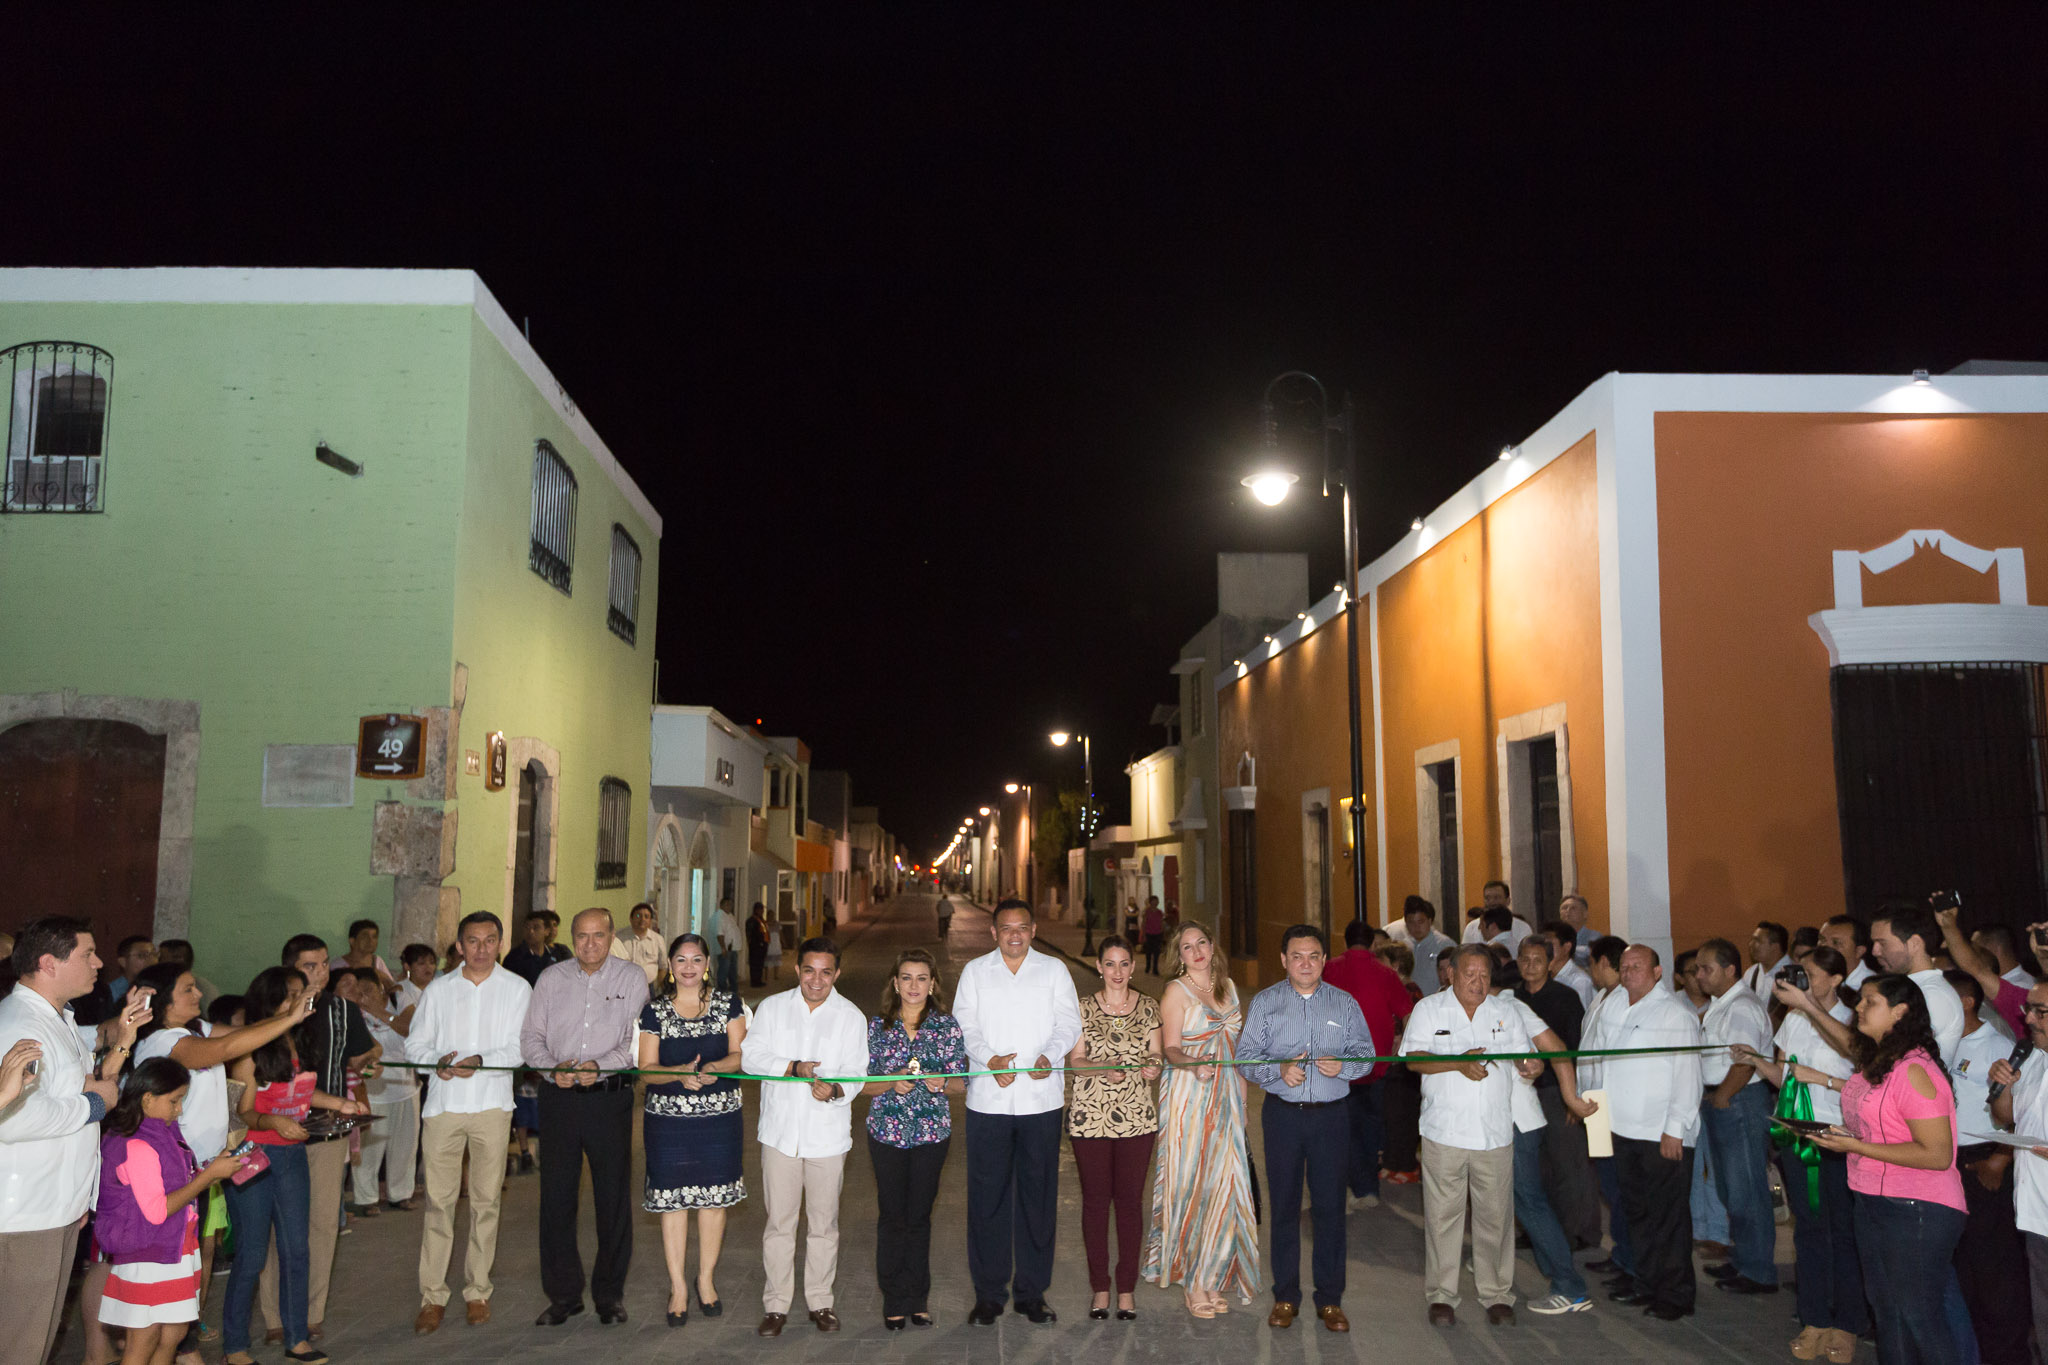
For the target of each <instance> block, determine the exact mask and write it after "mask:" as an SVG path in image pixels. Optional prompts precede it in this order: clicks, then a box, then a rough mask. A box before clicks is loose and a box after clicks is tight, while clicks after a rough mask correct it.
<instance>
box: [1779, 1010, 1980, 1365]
mask: <svg viewBox="0 0 2048 1365" xmlns="http://www.w3.org/2000/svg"><path fill="white" fill-rule="evenodd" d="M1849 1042H1850V1043H1851V1045H1852V1053H1851V1056H1852V1060H1854V1061H1855V1063H1856V1072H1855V1074H1854V1075H1852V1076H1850V1077H1849V1078H1848V1079H1847V1080H1834V1081H1832V1082H1831V1083H1832V1085H1834V1086H1836V1087H1839V1088H1840V1090H1841V1092H1842V1122H1843V1125H1844V1126H1843V1127H1842V1128H1830V1129H1829V1130H1827V1131H1826V1132H1825V1133H1822V1134H1820V1135H1819V1136H1817V1137H1816V1138H1815V1139H1814V1141H1815V1143H1816V1144H1818V1145H1819V1146H1821V1147H1824V1148H1826V1149H1827V1150H1829V1151H1831V1152H1846V1153H1848V1156H1849V1188H1850V1190H1852V1191H1853V1192H1854V1193H1855V1201H1856V1248H1857V1252H1858V1255H1859V1257H1860V1259H1861V1260H1862V1262H1863V1283H1864V1290H1865V1293H1866V1294H1867V1295H1868V1297H1869V1300H1870V1307H1871V1316H1872V1317H1873V1318H1874V1319H1875V1321H1876V1326H1877V1356H1878V1360H1879V1361H1880V1362H1882V1365H1957V1354H1956V1341H1955V1338H1954V1336H1953V1335H1951V1334H1950V1332H1949V1328H1948V1321H1947V1318H1946V1317H1945V1316H1944V1314H1943V1311H1942V1300H1943V1295H1944V1293H1945V1291H1946V1289H1947V1287H1948V1278H1949V1276H1948V1273H1947V1269H1948V1266H1949V1262H1950V1259H1951V1257H1952V1256H1953V1255H1954V1253H1955V1247H1956V1239H1957V1238H1959V1237H1960V1236H1961V1235H1962V1231H1963V1219H1964V1216H1965V1209H1966V1206H1965V1204H1964V1203H1963V1180H1962V1174H1961V1172H1959V1171H1958V1170H1957V1169H1956V1102H1955V1096H1954V1094H1953V1092H1951V1091H1950V1089H1949V1080H1948V1072H1947V1070H1946V1069H1945V1068H1944V1067H1943V1066H1942V1064H1941V1056H1940V1053H1939V1051H1938V1050H1937V1049H1936V1047H1935V1043H1934V1027H1933V1025H1932V1024H1931V1023H1930V1022H1929V1020H1928V1015H1927V1002H1926V1000H1925V999H1924V998H1923V997H1922V996H1921V994H1920V988H1919V986H1917V985H1915V984H1914V983H1913V982H1912V981H1911V980H1910V979H1909V978H1907V977H1905V976H1900V975H1891V974H1888V975H1884V976H1874V977H1871V978H1870V979H1869V980H1868V981H1865V982H1864V983H1863V990H1862V993H1861V994H1860V995H1859V996H1858V998H1857V1002H1856V1030H1855V1033H1854V1034H1853V1035H1852V1036H1851V1037H1850V1039H1849Z"/></svg>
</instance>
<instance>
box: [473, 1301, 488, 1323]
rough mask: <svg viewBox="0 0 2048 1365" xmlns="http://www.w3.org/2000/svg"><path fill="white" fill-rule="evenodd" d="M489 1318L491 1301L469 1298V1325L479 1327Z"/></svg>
mask: <svg viewBox="0 0 2048 1365" xmlns="http://www.w3.org/2000/svg"><path fill="white" fill-rule="evenodd" d="M490 1320H491V1301H490V1300H489V1299H471V1300H470V1301H469V1325H470V1326H471V1327H481V1326H483V1325H484V1324H485V1323H487V1322H489V1321H490Z"/></svg>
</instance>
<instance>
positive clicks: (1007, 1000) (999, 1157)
mask: <svg viewBox="0 0 2048 1365" xmlns="http://www.w3.org/2000/svg"><path fill="white" fill-rule="evenodd" d="M1037 928H1038V926H1037V921H1036V917H1035V916H1034V915H1033V914H1032V913H1031V907H1030V906H1029V905H1028V904H1026V903H1025V902H1023V901H1021V900H1015V899H1011V900H1005V901H1003V902H1001V903H1000V904H998V905H997V906H996V913H995V927H994V931H993V932H994V937H995V941H996V951H994V952H992V953H988V954H986V955H985V956H982V957H978V958H976V959H974V961H972V962H970V963H968V964H967V966H966V967H965V968H963V969H962V970H961V973H960V989H959V991H958V992H957V993H956V994H955V996H954V1003H953V1012H954V1015H955V1017H957V1018H958V1019H959V1020H960V1029H961V1032H962V1033H963V1034H964V1035H965V1037H966V1041H967V1055H968V1058H969V1060H970V1063H971V1065H972V1067H973V1069H975V1070H986V1071H990V1072H997V1073H1000V1074H996V1075H988V1076H975V1077H973V1078H971V1079H970V1080H969V1081H968V1085H967V1269H968V1273H969V1275H970V1276H971V1277H972V1278H973V1281H974V1308H973V1311H972V1312H970V1313H969V1314H968V1318H967V1320H968V1321H969V1322H970V1323H972V1324H974V1325H976V1326H981V1327H991V1326H994V1325H995V1321H996V1319H997V1317H998V1316H999V1315H1000V1314H1001V1313H1002V1311H1003V1305H1004V1303H1005V1301H1006V1300H1007V1301H1014V1303H1015V1305H1016V1310H1017V1311H1018V1312H1019V1313H1022V1314H1023V1315H1024V1316H1025V1317H1027V1318H1029V1319H1030V1320H1031V1321H1032V1322H1034V1323H1048V1322H1056V1321H1058V1320H1059V1315H1058V1314H1057V1313H1055V1312H1053V1310H1052V1309H1051V1308H1050V1307H1048V1306H1047V1305H1046V1302H1045V1291H1046V1288H1047V1286H1048V1285H1049V1284H1050V1283H1051V1281H1052V1251H1053V1240H1054V1236H1055V1233H1056V1230H1057V1227H1058V1219H1059V1177H1060V1165H1059V1155H1060V1108H1061V1105H1062V1103H1063V1101H1064V1100H1065V1098H1066V1082H1065V1079H1064V1078H1063V1077H1061V1076H1060V1075H1058V1074H1057V1073H1056V1072H1055V1071H1054V1067H1055V1066H1056V1065H1057V1062H1056V1061H1055V1059H1056V1058H1059V1057H1063V1056H1065V1055H1066V1054H1067V1053H1068V1052H1069V1051H1071V1050H1072V1049H1073V1046H1074V1044H1075V1043H1076V1042H1077V1041H1079V1039H1080V1037H1081V1002H1080V1000H1079V998H1078V997H1077V995H1076V994H1075V991H1074V979H1073V977H1072V976H1070V975H1069V974H1068V972H1067V969H1066V967H1065V965H1064V964H1062V963H1061V962H1059V961H1058V960H1056V959H1054V958H1051V957H1048V956H1046V955H1045V954H1044V953H1040V952H1036V951H1034V950H1033V949H1032V947H1031V940H1032V938H1033V937H1034V936H1035V934H1036V933H1037ZM1020 1067H1022V1068H1028V1069H1027V1070H1024V1071H1022V1072H1020V1071H1019V1070H1017V1068H1020Z"/></svg>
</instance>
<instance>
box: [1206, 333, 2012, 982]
mask: <svg viewBox="0 0 2048 1365" xmlns="http://www.w3.org/2000/svg"><path fill="white" fill-rule="evenodd" d="M1966 368H1967V367H1966ZM2044 509H2048V375H2038V374H1997V375H1986V374H1964V373H1958V374H1954V375H1943V376H1937V377H1935V378H1934V379H1932V380H1931V381H1929V382H1924V383H1916V382H1914V381H1912V380H1908V379H1901V378H1897V377H1890V376H1743V375H1624V374H1612V375H1608V376H1606V377H1605V378H1603V379H1601V380H1599V381H1598V382H1597V383H1595V384H1594V385H1592V386H1591V387H1590V388H1588V389H1587V390H1586V391H1585V392H1583V393H1581V394H1580V395H1579V396H1578V397H1577V398H1575V399H1574V400H1573V401H1572V402H1571V404H1569V405H1568V406H1567V407H1566V408H1565V409H1564V410H1563V411H1561V412H1560V413H1558V414H1557V416H1555V417H1554V418H1552V419H1551V420H1550V421H1549V422H1547V423H1546V424H1545V425H1544V426H1543V427H1542V428H1541V429H1540V430H1538V431H1537V432H1535V433H1534V434H1533V435H1531V436H1530V437H1529V438H1528V439H1526V440H1525V441H1523V442H1522V443H1521V444H1520V445H1519V446H1515V447H1511V448H1510V449H1509V450H1508V451H1506V452H1503V457H1502V459H1501V460H1499V461H1498V462H1496V463H1495V464H1493V465H1492V466H1490V467H1489V468H1488V469H1487V470H1486V471H1485V472H1484V473H1483V474H1481V475H1480V476H1479V477H1478V478H1476V479H1474V480H1473V481H1472V482H1471V483H1470V484H1468V485H1467V486H1466V487H1465V488H1464V489H1462V490H1460V491H1459V493H1458V494H1457V495H1456V496H1455V497H1453V498H1451V499H1450V500H1449V501H1447V502H1446V503H1445V504H1444V505H1443V506H1441V507H1439V508H1437V509H1436V510H1435V511H1434V512H1432V513H1430V514H1429V515H1428V516H1426V517H1425V518H1423V525H1422V528H1421V529H1420V530H1418V531H1415V532H1412V533H1410V534H1409V535H1408V536H1406V537H1404V538H1403V539H1402V541H1401V542H1400V543H1399V544H1397V545H1395V546H1394V547H1393V548H1392V549H1390V550H1388V551H1387V552H1386V553H1385V554H1383V555H1381V556H1380V557H1379V558H1378V559H1376V560H1375V561H1373V562H1372V563H1371V564H1369V565H1366V566H1365V567H1364V568H1363V569H1361V571H1360V574H1359V581H1358V592H1359V594H1360V608H1361V614H1360V619H1361V623H1362V624H1363V625H1365V626H1366V627H1367V629H1366V630H1365V631H1363V632H1362V634H1363V635H1364V638H1363V639H1362V641H1361V645H1360V648H1361V656H1362V657H1361V665H1362V669H1363V670H1364V675H1365V676H1366V677H1367V678H1369V680H1370V683H1369V691H1368V694H1367V696H1366V698H1365V702H1364V707H1365V715H1364V721H1363V724H1364V729H1365V763H1366V770H1367V773H1368V781H1369V782H1370V784H1371V788H1370V790H1369V791H1368V792H1367V796H1366V799H1367V802H1368V804H1369V806H1370V809H1369V811H1368V815H1367V820H1366V829H1367V833H1368V842H1369V845H1370V846H1369V847H1367V848H1363V849H1359V850H1355V851H1354V850H1350V849H1348V848H1346V847H1345V846H1344V845H1345V843H1346V836H1347V823H1346V819H1345V816H1344V806H1343V802H1344V801H1345V800H1346V799H1347V798H1348V795H1349V777H1348V759H1347V756H1346V752H1345V719H1344V658H1343V649H1344V626H1343V620H1342V611H1341V602H1340V600H1339V596H1338V594H1336V593H1332V594H1331V596H1330V597H1329V598H1327V599H1325V600H1324V601H1322V602H1320V603H1318V604H1316V606H1315V607H1314V608H1313V609H1312V610H1311V611H1310V612H1309V613H1308V614H1307V615H1306V617H1304V618H1303V619H1302V620H1301V621H1300V622H1298V623H1297V624H1296V626H1295V627H1294V628H1292V629H1288V630H1283V631H1281V632H1279V633H1278V634H1277V635H1276V637H1275V638H1274V639H1273V640H1272V642H1271V643H1270V644H1266V645H1262V646H1260V647H1259V648H1258V649H1256V650H1255V651H1253V653H1252V654H1251V655H1249V656H1247V657H1245V658H1243V659H1241V660H1236V661H1232V662H1231V666H1230V667H1227V668H1224V669H1221V670H1219V672H1220V673H1221V675H1222V676H1221V677H1220V678H1219V680H1218V682H1217V685H1216V686H1217V703H1218V705H1217V714H1218V752H1219V764H1218V766H1219V768H1220V769H1221V771H1220V772H1218V773H1217V774H1216V775H1215V780H1216V781H1217V782H1218V784H1219V787H1220V788H1221V790H1222V792H1223V797H1224V801H1223V804H1224V806H1225V808H1226V811H1225V818H1224V829H1223V831H1222V837H1223V849H1224V864H1225V867H1224V876H1223V891H1224V896H1223V906H1224V908H1223V921H1224V922H1223V925H1222V938H1223V940H1224V942H1225V943H1227V944H1228V945H1229V947H1230V948H1231V951H1232V955H1233V958H1234V959H1235V960H1236V962H1237V964H1238V965H1237V971H1238V975H1239V978H1240V980H1241V981H1243V982H1244V983H1245V984H1247V985H1262V984H1265V983H1268V982H1270V981H1272V980H1275V979H1277V977H1278V974H1279V972H1278V947H1279V932H1280V930H1281V929H1283V928H1284V927H1285V926H1286V925H1288V924H1291V923H1294V922H1296V921H1299V920H1304V919H1305V920H1307V921H1309V922H1312V923H1325V924H1327V925H1328V926H1329V927H1330V928H1331V929H1332V930H1334V931H1337V932H1341V929H1342V926H1343V924H1344V923H1345V922H1346V921H1347V920H1349V919H1350V918H1351V915H1352V905H1351V895H1350V887H1351V877H1350V863H1349V861H1348V860H1349V859H1350V858H1352V857H1359V858H1363V859H1365V860H1366V883H1367V888H1368V890H1367V897H1368V902H1369V904H1368V905H1367V907H1366V915H1367V918H1369V919H1371V920H1372V921H1373V922H1375V923H1385V922H1387V921H1388V920H1389V919H1390V918H1398V916H1399V914H1400V907H1401V904H1402V901H1403V899H1404V898H1405V897H1406V896H1407V895H1409V894H1411V893H1419V894H1421V895H1423V896H1425V897H1427V898H1429V899H1430V900H1431V901H1432V902H1433V903H1435V904H1437V905H1438V907H1439V909H1440V911H1441V910H1445V909H1452V908H1455V909H1457V910H1459V911H1461V912H1462V911H1463V910H1464V909H1465V908H1466V907H1470V906H1474V905H1477V904H1478V903H1479V900H1480V894H1479V890H1480V886H1481V884H1482V883H1483V882H1485V881H1487V880H1489V879H1494V878H1498V879H1501V880H1504V881H1506V882H1507V883H1508V884H1509V885H1510V887H1511V888H1512V892H1513V903H1514V906H1515V908H1516V910H1517V911H1518V912H1520V913H1522V914H1523V915H1525V916H1526V917H1528V918H1530V919H1531V920H1540V919H1544V918H1548V917H1550V915H1551V914H1552V913H1554V911H1555V908H1556V902H1557V900H1558V898H1559V897H1560V896H1562V895H1563V894H1564V893H1566V892H1569V891H1577V892H1578V893H1580V894H1582V895H1584V896H1586V897H1587V898H1588V900H1589V901H1590V902H1591V905H1592V922H1593V924H1594V925H1595V926H1598V927H1605V928H1608V929H1611V930H1612V931H1613V932H1615V933H1617V934H1621V935H1623V936H1625V937H1627V938H1630V939H1632V940H1644V941H1648V942H1650V943H1653V944H1655V945H1657V946H1659V947H1660V949H1664V950H1668V949H1669V948H1670V947H1671V946H1672V945H1673V944H1674V943H1675V944H1677V945H1678V946H1680V947H1684V946H1689V945H1691V944H1693V943H1696V942H1697V941H1699V940H1700V939H1702V938H1705V937H1708V936H1710V935H1714V934H1721V935H1726V936H1730V937H1734V938H1736V939H1737V940H1738V941H1741V940H1742V939H1744V938H1746V937H1747V934H1748V930H1749V928H1750V926H1752V925H1753V924H1754V923H1755V922H1756V921H1757V920H1758V919H1766V918H1767V919H1775V920H1779V921H1781V922H1784V923H1787V924H1789V925H1794V926H1796V925H1799V924H1817V923H1818V922H1819V921H1820V920H1822V919H1824V918H1826V917H1827V916H1828V915H1831V914H1836V913H1839V912H1841V911H1842V910H1843V909H1848V910H1850V911H1851V912H1853V913H1859V914H1864V915H1867V914H1868V913H1869V911H1870V910H1871V909H1873V908H1874V907H1875V905H1876V903H1877V901H1878V900H1880V899H1881V898H1883V897H1884V896H1887V895H1893V894H1912V895H1923V894H1925V893H1927V892H1928V891H1931V890H1933V889H1936V888H1937V887H1955V888H1957V889H1959V890H1961V891H1962V892H1963V893H1964V898H1965V908H1966V915H1967V916H1970V917H1975V918H1981V919H1998V920H2002V921H2006V922H2011V923H2022V922H2025V920H2027V919H2031V918H2041V917H2042V916H2043V913H2044V912H2048V891H2044V880H2048V827H2044V823H2043V816H2042V808H2043V802H2042V792H2043V789H2044V788H2048V770H2044V767H2043V759H2042V754H2043V742H2044V741H2043V731H2044V728H2048V727H2044V724H2043V715H2042V712H2043V711H2044V709H2048V707H2044V704H2043V700H2042V673H2043V669H2042V665H2043V663H2044V662H2048V607H2044V606H2035V605H2032V604H2031V603H2030V601H2029V599H2028V597H2027V588H2026V581H2025V579H2026V575H2025V561H2026V559H2027V558H2028V557H2030V556H2031V557H2032V558H2033V559H2034V560H2035V562H2036V563H2041V562H2048V561H2044V560H2043V559H2042V556H2043V555H2044V554H2048V510H2044ZM1845 781H1846V783H1847V787H1846V789H1847V790H1848V792H1849V799H1848V800H1847V801H1844V800H1843V799H1842V792H1843V790H1844V789H1845V788H1844V782H1845ZM2029 793H2031V796H2030V795H2029ZM1446 918H1449V917H1448V916H1446ZM1459 918H1460V919H1462V914H1461V915H1460V916H1459Z"/></svg>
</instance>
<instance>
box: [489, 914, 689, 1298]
mask: <svg viewBox="0 0 2048 1365" xmlns="http://www.w3.org/2000/svg"><path fill="white" fill-rule="evenodd" d="M569 941H570V943H571V945H572V951H573V952H574V954H575V956H574V957H573V958H572V959H571V960H570V961H568V962H558V963H556V964H555V965H554V966H552V967H550V968H548V969H547V970H546V971H544V972H542V973H541V974H540V980H539V982H537V983H536V984H535V985H534V988H533V999H532V1003H531V1004H530V1005H529V1006H528V1007H527V1010H526V1017H525V1023H524V1024H523V1025H522V1026H521V1028H520V1036H519V1049H520V1052H521V1054H522V1055H523V1056H524V1057H525V1059H526V1060H527V1061H528V1062H530V1063H532V1064H533V1066H534V1067H535V1068H537V1069H538V1070H539V1072H540V1073H541V1074H540V1081H541V1084H540V1096H539V1101H540V1145H541V1151H542V1152H544V1153H545V1154H546V1156H547V1160H545V1161H544V1162H542V1163H541V1170H540V1283H541V1289H542V1290H543V1291H545V1292H546V1294H547V1296H548V1306H547V1308H546V1309H544V1310H543V1311H542V1313H541V1315H540V1317H539V1318H538V1319H537V1320H536V1322H535V1325H536V1326H540V1327H558V1326H560V1325H561V1324H562V1323H563V1322H564V1321H566V1320H567V1319H568V1318H569V1317H571V1316H572V1315H574V1314H576V1313H580V1312H582V1311H583V1283H584V1281H583V1255H582V1252H581V1251H580V1250H579V1249H578V1248H577V1245H576V1226H577V1216H576V1215H577V1208H576V1205H577V1198H578V1192H579V1191H580V1190H581V1188H582V1185H583V1165H584V1162H585V1160H586V1159H587V1160H588V1161H589V1163H590V1202H591V1206H592V1208H593V1209H594V1210H595V1211H596V1214H597V1260H596V1262H595V1263H594V1264H593V1265H592V1267H591V1272H590V1296H591V1298H592V1299H593V1300H594V1301H595V1302H596V1304H597V1317H598V1321H600V1322H602V1323H606V1324H610V1323H614V1322H624V1321H625V1320H626V1309H625V1298H626V1270H627V1267H629V1266H630V1265H631V1264H632V1261H633V1196H632V1185H631V1182H632V1164H633V1157H632V1149H633V1078H632V1077H631V1076H626V1075H621V1074H619V1073H620V1072H622V1071H624V1070H625V1069H626V1068H628V1067H630V1066H632V1065H633V1059H634V1057H635V1056H636V1055H637V1050H638V1046H639V1038H638V1032H639V1024H640V1019H641V1011H642V1009H643V1008H644V1007H645V1006H646V1004H647V982H646V979H645V976H644V974H642V973H641V972H639V971H637V970H636V968H637V967H638V964H637V963H631V962H628V961H627V960H625V959H624V958H621V957H620V956H619V955H618V954H617V953H615V952H613V951H612V915H611V911H609V910H606V909H604V908H603V907H602V906H596V907H593V908H591V909H589V910H585V911H583V912H582V913H581V914H579V915H577V916H576V918H575V919H573V920H571V921H570V922H569ZM697 942H698V943H699V944H700V945H701V944H702V943H703V940H702V939H698V940H697ZM700 958H701V955H700Z"/></svg>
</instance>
